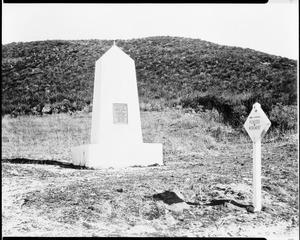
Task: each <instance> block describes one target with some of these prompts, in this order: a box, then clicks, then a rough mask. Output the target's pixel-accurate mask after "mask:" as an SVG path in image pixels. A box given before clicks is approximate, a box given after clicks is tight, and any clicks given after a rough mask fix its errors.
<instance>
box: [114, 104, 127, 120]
mask: <svg viewBox="0 0 300 240" xmlns="http://www.w3.org/2000/svg"><path fill="white" fill-rule="evenodd" d="M113 119H114V124H128V107H127V103H113Z"/></svg>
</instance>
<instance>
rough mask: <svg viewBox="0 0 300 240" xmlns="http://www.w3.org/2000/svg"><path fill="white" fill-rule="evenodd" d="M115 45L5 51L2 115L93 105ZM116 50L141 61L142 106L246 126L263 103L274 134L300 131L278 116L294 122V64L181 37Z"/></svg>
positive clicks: (32, 45)
mask: <svg viewBox="0 0 300 240" xmlns="http://www.w3.org/2000/svg"><path fill="white" fill-rule="evenodd" d="M112 43H113V42H112V41H109V40H79V41H61V40H56V41H37V42H26V43H11V44H6V45H3V46H2V115H4V114H11V113H13V114H15V115H18V114H30V113H41V112H42V109H43V108H44V107H45V106H46V107H48V112H49V113H51V112H66V111H75V110H82V109H83V108H84V107H85V106H88V105H90V103H91V102H92V93H93V81H94V64H95V61H96V60H97V59H99V58H100V57H101V56H102V54H104V52H106V51H107V50H108V49H109V48H110V47H111V45H112ZM116 44H117V45H118V46H119V47H121V48H122V49H123V50H124V51H125V52H126V53H127V54H129V55H130V56H131V58H133V59H134V60H135V64H136V71H137V81H138V90H139V97H140V102H141V103H144V104H150V106H152V108H153V107H154V105H155V104H156V108H165V107H173V106H177V105H180V106H182V107H190V108H193V109H195V110H196V111H201V110H203V109H206V108H208V109H212V108H215V109H216V110H218V112H219V113H220V114H221V116H222V118H223V119H224V122H228V123H230V124H231V125H233V126H240V125H241V123H242V122H243V121H244V120H245V117H246V116H247V115H248V114H249V111H250V110H251V108H252V104H253V103H254V102H255V101H258V102H260V103H261V105H262V108H263V109H264V110H265V111H266V113H267V114H268V115H270V116H271V121H272V125H273V126H275V127H276V126H277V127H281V128H284V129H289V128H294V127H295V126H294V125H295V124H292V126H288V123H283V122H282V121H283V120H282V119H279V112H284V114H285V115H286V116H289V117H290V116H292V117H293V118H294V120H295V116H296V107H295V105H296V99H297V90H296V89H297V87H296V82H297V62H296V61H295V60H290V59H287V58H282V57H278V56H274V55H269V54H265V53H262V52H258V51H254V50H251V49H243V48H239V47H228V46H222V45H218V44H214V43H211V42H207V41H203V40H200V39H191V38H180V37H149V38H142V39H132V40H117V41H116ZM151 104H152V105H151ZM44 109H45V108H44ZM148 110H149V108H148ZM156 110H157V109H156ZM289 122H292V121H289Z"/></svg>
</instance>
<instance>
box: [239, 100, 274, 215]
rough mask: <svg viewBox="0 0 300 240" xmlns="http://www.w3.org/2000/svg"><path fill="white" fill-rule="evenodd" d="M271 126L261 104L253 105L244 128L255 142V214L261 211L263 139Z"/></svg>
mask: <svg viewBox="0 0 300 240" xmlns="http://www.w3.org/2000/svg"><path fill="white" fill-rule="evenodd" d="M270 126H271V122H270V120H269V119H268V117H267V115H266V114H265V113H264V111H263V110H262V109H261V107H260V104H259V103H255V104H253V108H252V111H251V112H250V114H249V116H248V118H247V120H246V122H245V124H244V128H245V129H246V131H247V133H248V134H249V136H250V138H251V140H252V142H253V205H254V211H255V212H257V211H260V210H261V139H262V138H263V137H264V135H265V134H266V132H267V131H268V129H269V127H270Z"/></svg>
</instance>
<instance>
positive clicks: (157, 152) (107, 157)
mask: <svg viewBox="0 0 300 240" xmlns="http://www.w3.org/2000/svg"><path fill="white" fill-rule="evenodd" d="M162 152H163V151H162V144H159V143H137V144H130V143H129V144H124V145H117V146H116V145H115V146H114V145H109V144H100V143H95V144H87V145H82V146H78V147H74V148H72V158H73V164H74V165H79V166H86V167H90V168H103V167H104V168H106V167H114V168H122V167H130V166H135V165H138V166H148V165H153V164H159V165H163V156H162Z"/></svg>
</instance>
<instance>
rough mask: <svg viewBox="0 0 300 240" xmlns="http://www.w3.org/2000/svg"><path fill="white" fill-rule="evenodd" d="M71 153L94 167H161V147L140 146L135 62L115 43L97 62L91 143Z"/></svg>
mask: <svg viewBox="0 0 300 240" xmlns="http://www.w3.org/2000/svg"><path fill="white" fill-rule="evenodd" d="M71 152H72V161H73V164H74V165H81V166H87V167H93V168H101V167H129V166H134V165H140V166H147V165H152V164H159V165H162V164H163V151H162V144H159V143H143V137H142V128H141V119H140V109H139V98H138V89H137V81H136V72H135V64H134V60H133V59H131V58H130V56H129V55H127V54H126V53H124V52H123V51H122V50H121V49H120V48H118V47H117V46H116V45H115V44H114V45H113V46H112V47H111V48H110V49H109V50H108V51H107V52H106V53H105V54H104V55H103V56H102V57H101V58H100V59H98V60H97V61H96V66H95V80H94V95H93V112H92V129H91V144H87V145H82V146H77V147H73V148H72V149H71Z"/></svg>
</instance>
